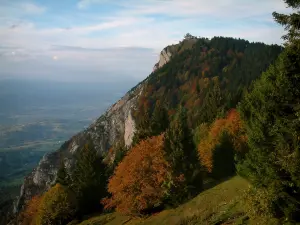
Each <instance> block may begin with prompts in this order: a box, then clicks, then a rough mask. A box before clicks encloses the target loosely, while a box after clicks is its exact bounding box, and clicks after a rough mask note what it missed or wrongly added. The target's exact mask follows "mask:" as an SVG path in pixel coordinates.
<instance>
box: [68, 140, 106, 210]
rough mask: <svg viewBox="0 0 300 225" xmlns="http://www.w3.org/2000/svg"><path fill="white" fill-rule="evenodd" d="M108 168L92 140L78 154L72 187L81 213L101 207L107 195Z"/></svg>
mask: <svg viewBox="0 0 300 225" xmlns="http://www.w3.org/2000/svg"><path fill="white" fill-rule="evenodd" d="M106 186H107V168H106V165H105V164H104V163H103V158H102V157H100V156H99V155H97V152H96V150H95V149H94V146H93V144H92V143H91V141H90V142H89V143H88V144H85V145H84V147H83V148H82V149H81V150H80V151H79V153H78V155H77V162H76V165H75V168H74V171H73V173H72V186H71V188H72V189H73V190H74V192H75V193H76V196H77V199H78V204H79V212H80V214H81V215H83V214H86V213H91V212H93V211H96V210H99V209H101V208H102V207H101V205H100V200H101V199H102V198H104V197H105V196H106V193H107V192H106Z"/></svg>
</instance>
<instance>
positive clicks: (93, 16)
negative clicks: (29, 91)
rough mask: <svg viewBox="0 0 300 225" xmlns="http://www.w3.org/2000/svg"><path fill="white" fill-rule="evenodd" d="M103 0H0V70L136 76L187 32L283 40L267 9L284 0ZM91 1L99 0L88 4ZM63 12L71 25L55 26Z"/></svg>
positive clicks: (274, 8) (278, 6) (279, 6)
mask: <svg viewBox="0 0 300 225" xmlns="http://www.w3.org/2000/svg"><path fill="white" fill-rule="evenodd" d="M0 1H1V0H0ZM4 1H6V0H4ZM6 2H8V1H6ZM105 2H107V3H112V2H111V1H109V0H81V1H79V2H78V4H77V7H78V8H79V9H85V10H80V11H78V10H74V11H72V12H71V13H68V14H58V15H50V14H48V11H50V10H46V8H45V7H42V6H37V5H34V4H33V3H26V4H25V3H22V4H19V5H18V4H16V3H14V4H6V5H5V6H0V40H1V46H5V47H6V49H5V48H1V46H0V68H1V72H2V73H4V72H6V73H20V72H22V73H25V72H26V73H28V74H31V73H39V74H48V73H52V72H53V71H55V73H56V74H57V76H58V78H59V77H60V74H61V73H64V74H88V73H93V74H98V76H100V77H101V76H102V77H103V78H104V79H108V76H109V75H108V74H109V73H110V72H112V71H114V72H115V73H117V72H116V71H119V73H120V74H124V75H126V76H133V77H139V79H142V78H144V77H146V76H147V75H148V74H149V73H150V72H151V69H152V66H153V64H154V63H155V61H156V60H157V59H158V53H159V51H160V50H161V49H162V48H163V47H165V46H166V45H170V44H174V43H177V42H178V41H179V40H180V39H182V37H183V36H184V34H185V33H187V32H190V33H192V34H193V35H197V36H205V37H213V36H232V37H240V38H245V39H249V40H250V41H261V42H266V43H281V40H280V37H281V36H282V34H283V29H282V28H281V27H279V26H270V23H271V21H272V15H271V13H272V12H273V11H286V9H285V7H284V5H283V3H282V0H264V1H261V0H243V1H241V0H227V1H225V0H188V1H187V0H142V1H140V0H139V1H138V0H114V2H113V4H118V5H119V7H118V10H117V11H112V12H102V11H101V13H95V11H97V9H98V8H99V9H100V8H101V4H105ZM96 3H97V4H100V5H95V7H94V6H93V4H96ZM92 6H93V7H92ZM97 7H98V8H97ZM89 9H93V10H92V11H89ZM21 11H22V12H21ZM2 12H3V13H4V12H5V14H1V13H2ZM25 14H33V15H34V16H44V15H43V14H46V15H47V19H48V20H49V18H50V19H51V17H52V18H54V19H56V21H58V22H56V23H55V24H53V23H52V24H50V25H48V26H47V27H45V26H41V25H40V24H38V23H39V21H38V20H30V19H29V20H28V21H24V20H23V19H22V18H23V17H22V16H23V15H25ZM37 14H39V15H37ZM3 15H4V16H3ZM12 15H13V17H12ZM61 18H62V19H63V20H64V21H67V22H66V24H68V21H71V22H70V23H69V24H70V25H69V26H68V25H67V26H66V25H61V24H60V23H59V22H60V20H61ZM74 24H75V25H74ZM274 24H275V23H274ZM64 27H68V28H64ZM53 46H65V47H53ZM66 46H69V47H66ZM120 47H122V48H120ZM133 49H135V50H133ZM12 52H14V54H12ZM54 56H55V58H54ZM55 59H56V60H55ZM0 76H1V74H0ZM78 76H79V75H78Z"/></svg>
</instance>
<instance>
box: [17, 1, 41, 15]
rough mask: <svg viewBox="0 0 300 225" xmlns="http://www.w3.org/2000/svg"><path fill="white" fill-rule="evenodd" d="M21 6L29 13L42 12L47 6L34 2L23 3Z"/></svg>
mask: <svg viewBox="0 0 300 225" xmlns="http://www.w3.org/2000/svg"><path fill="white" fill-rule="evenodd" d="M21 8H22V9H24V11H25V12H26V13H29V14H42V13H44V12H45V11H46V8H45V7H41V6H38V5H36V4H33V3H23V4H22V5H21Z"/></svg>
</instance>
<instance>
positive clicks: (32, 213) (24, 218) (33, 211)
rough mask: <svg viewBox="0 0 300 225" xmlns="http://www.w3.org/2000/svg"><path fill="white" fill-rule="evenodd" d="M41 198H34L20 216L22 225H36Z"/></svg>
mask: <svg viewBox="0 0 300 225" xmlns="http://www.w3.org/2000/svg"><path fill="white" fill-rule="evenodd" d="M41 199H42V198H41V197H40V196H34V197H33V198H32V199H31V200H30V201H29V202H28V203H27V205H26V208H25V210H24V211H23V212H22V213H21V214H20V221H21V224H22V225H34V224H36V216H37V213H38V209H39V208H40V205H41Z"/></svg>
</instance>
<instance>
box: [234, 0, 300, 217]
mask: <svg viewBox="0 0 300 225" xmlns="http://www.w3.org/2000/svg"><path fill="white" fill-rule="evenodd" d="M286 3H287V4H288V5H289V6H291V7H293V8H297V9H299V6H300V1H299V0H298V1H295V0H294V1H293V0H286ZM274 16H275V19H276V20H277V21H278V22H279V23H281V24H283V25H285V26H286V28H287V29H288V31H289V33H288V35H287V36H285V37H284V38H286V39H287V41H288V42H287V43H286V49H285V50H284V52H283V53H282V54H281V55H280V57H279V59H278V60H277V62H276V63H275V64H274V65H272V66H270V68H269V69H268V71H267V72H265V73H263V75H262V77H261V78H260V79H259V80H258V81H257V82H255V84H254V88H253V90H252V91H251V92H250V93H248V94H246V97H245V99H244V101H243V102H242V103H241V105H240V112H241V116H242V119H243V120H244V121H245V124H246V127H247V135H248V144H249V147H250V150H249V153H248V154H247V155H246V158H245V160H244V161H243V162H242V163H240V165H239V166H238V169H239V172H240V173H241V174H242V175H244V176H247V177H248V178H249V180H250V181H251V182H252V184H253V185H254V187H255V188H258V189H265V190H267V192H266V193H268V195H272V196H271V198H269V197H268V198H269V199H272V201H271V202H270V203H269V205H268V207H269V209H271V211H272V213H273V214H275V215H277V216H283V215H284V216H285V217H286V218H288V219H290V220H292V219H296V220H300V218H299V217H300V216H299V215H300V179H299V174H300V139H299V133H300V88H299V87H300V54H299V52H300V44H299V35H300V33H299V20H298V19H299V16H300V13H299V11H298V12H297V13H293V14H291V15H281V14H277V13H274ZM296 21H298V23H296ZM297 24H298V25H297ZM266 198H267V197H266Z"/></svg>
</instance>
